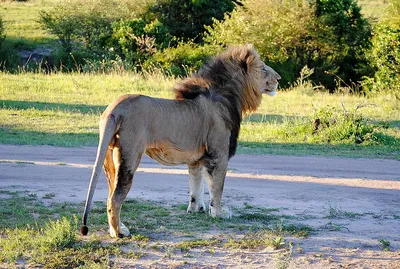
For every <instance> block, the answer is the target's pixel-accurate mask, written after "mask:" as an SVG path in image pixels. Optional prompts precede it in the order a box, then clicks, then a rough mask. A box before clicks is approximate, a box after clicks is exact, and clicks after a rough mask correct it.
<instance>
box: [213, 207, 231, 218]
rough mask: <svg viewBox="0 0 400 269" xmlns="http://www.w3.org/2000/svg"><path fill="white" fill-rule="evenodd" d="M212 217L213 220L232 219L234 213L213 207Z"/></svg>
mask: <svg viewBox="0 0 400 269" xmlns="http://www.w3.org/2000/svg"><path fill="white" fill-rule="evenodd" d="M210 215H211V217H213V218H222V219H230V218H231V217H232V213H231V211H230V210H229V209H226V208H222V209H220V210H216V209H215V208H214V207H212V206H210Z"/></svg>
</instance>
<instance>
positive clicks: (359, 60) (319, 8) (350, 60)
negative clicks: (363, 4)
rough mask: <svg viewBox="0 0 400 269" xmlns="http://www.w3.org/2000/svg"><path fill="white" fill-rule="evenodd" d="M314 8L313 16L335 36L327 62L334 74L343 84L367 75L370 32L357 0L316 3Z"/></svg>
mask: <svg viewBox="0 0 400 269" xmlns="http://www.w3.org/2000/svg"><path fill="white" fill-rule="evenodd" d="M315 5H316V6H315V14H316V17H317V18H318V19H319V20H320V22H321V23H322V24H324V25H326V26H327V27H330V28H331V29H332V32H333V34H334V39H333V42H334V43H333V44H332V45H333V47H334V48H335V50H334V51H333V54H332V56H331V58H330V59H329V64H330V65H331V66H332V70H335V71H334V72H333V73H334V74H335V75H337V76H339V77H340V78H341V79H342V80H344V81H345V82H346V83H351V82H354V83H357V82H359V81H361V79H362V77H363V76H365V75H370V74H371V72H372V69H371V68H369V63H368V61H367V57H366V51H368V50H369V49H370V48H371V37H372V34H371V32H372V29H371V25H370V24H369V23H368V21H367V19H365V18H364V16H363V15H362V14H361V8H360V7H359V6H358V5H357V2H356V0H318V1H316V3H315ZM332 86H334V85H331V87H332Z"/></svg>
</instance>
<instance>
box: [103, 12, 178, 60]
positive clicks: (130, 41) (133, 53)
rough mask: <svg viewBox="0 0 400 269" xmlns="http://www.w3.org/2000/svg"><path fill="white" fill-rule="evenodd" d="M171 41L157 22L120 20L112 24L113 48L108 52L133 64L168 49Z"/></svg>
mask: <svg viewBox="0 0 400 269" xmlns="http://www.w3.org/2000/svg"><path fill="white" fill-rule="evenodd" d="M171 40H172V37H171V35H170V34H169V32H168V29H167V28H166V27H165V26H164V25H163V24H162V23H160V22H159V21H158V20H155V21H152V22H150V23H146V21H145V20H143V19H130V20H120V21H118V22H114V23H113V34H112V42H113V44H114V46H113V47H111V48H110V50H112V51H113V52H114V53H115V54H117V55H119V56H120V57H122V59H124V60H125V61H127V62H128V63H130V64H135V63H137V62H143V61H145V60H146V59H148V58H149V57H150V56H151V55H153V54H154V53H156V52H157V51H158V50H162V49H163V48H166V47H168V46H169V43H170V42H171Z"/></svg>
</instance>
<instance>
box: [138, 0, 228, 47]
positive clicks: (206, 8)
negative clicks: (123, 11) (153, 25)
mask: <svg viewBox="0 0 400 269" xmlns="http://www.w3.org/2000/svg"><path fill="white" fill-rule="evenodd" d="M234 2H236V1H232V0H215V1H209V0H191V1H187V0H158V1H156V3H155V4H154V5H153V6H151V7H150V8H149V10H148V11H147V14H146V15H145V16H147V17H148V18H150V20H154V19H157V20H159V21H160V22H162V23H163V24H164V25H165V26H166V27H167V28H168V30H169V32H170V34H171V35H172V36H175V37H177V38H181V39H183V40H185V41H188V40H194V41H195V42H199V41H201V40H202V35H203V32H204V30H205V29H204V27H205V26H208V25H211V24H212V23H213V18H214V19H216V20H221V19H223V18H224V14H225V13H227V12H231V11H232V10H233V8H234Z"/></svg>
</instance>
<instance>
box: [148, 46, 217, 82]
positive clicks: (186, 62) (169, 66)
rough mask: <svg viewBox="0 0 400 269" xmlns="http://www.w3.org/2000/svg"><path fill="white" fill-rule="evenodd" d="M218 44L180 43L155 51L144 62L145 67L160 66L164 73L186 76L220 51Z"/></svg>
mask: <svg viewBox="0 0 400 269" xmlns="http://www.w3.org/2000/svg"><path fill="white" fill-rule="evenodd" d="M221 49H222V48H221V47H220V46H215V45H204V46H200V45H197V44H194V43H192V42H188V43H180V44H178V46H177V47H175V48H173V47H170V48H167V49H164V50H163V51H159V52H156V53H155V54H154V55H153V57H152V58H150V59H149V60H147V61H146V62H145V64H144V66H145V68H147V69H149V68H152V67H156V68H158V67H160V68H162V69H163V70H164V72H165V73H167V74H170V75H175V76H187V75H188V74H190V73H192V72H194V71H197V70H198V69H199V68H200V67H201V66H202V65H203V64H204V62H205V61H206V60H208V59H209V58H210V57H211V56H214V55H216V54H217V53H218V52H220V51H221Z"/></svg>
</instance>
